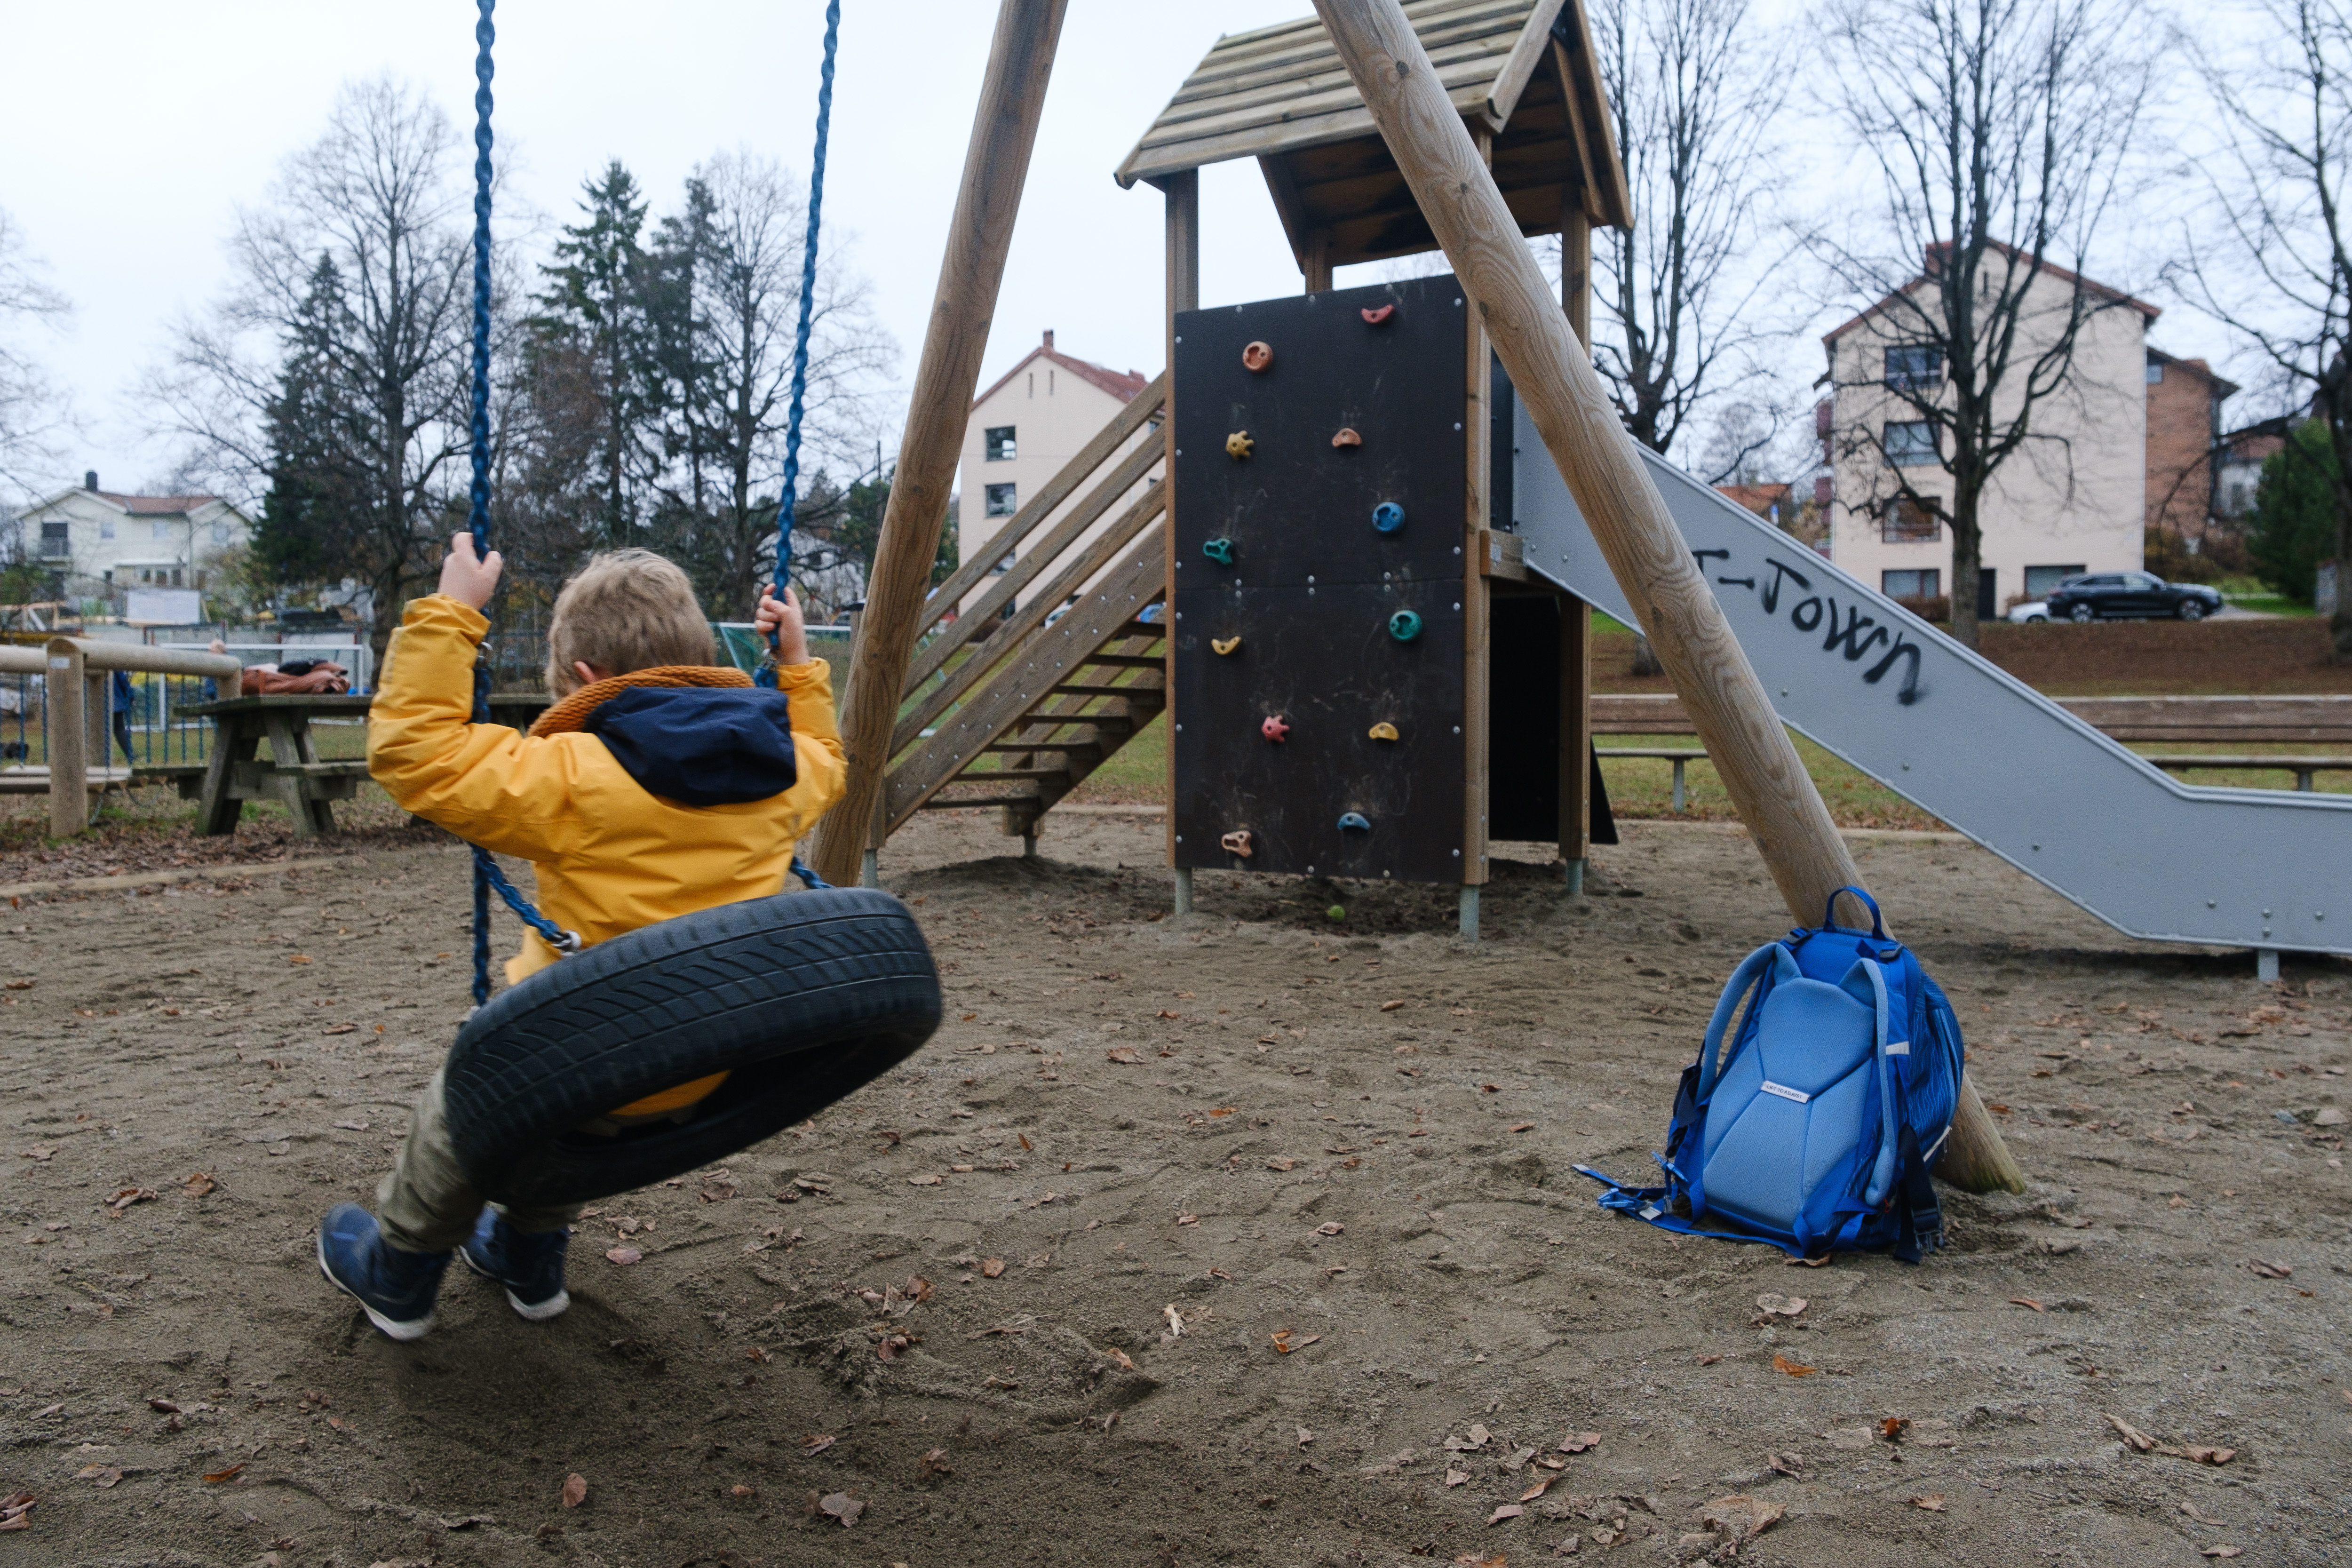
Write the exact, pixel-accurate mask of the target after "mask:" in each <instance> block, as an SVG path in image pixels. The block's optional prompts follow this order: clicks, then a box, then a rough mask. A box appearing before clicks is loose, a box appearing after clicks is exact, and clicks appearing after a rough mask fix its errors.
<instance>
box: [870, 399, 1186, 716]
mask: <svg viewBox="0 0 2352 1568" xmlns="http://www.w3.org/2000/svg"><path fill="white" fill-rule="evenodd" d="M1167 403H1168V373H1167V372H1166V371H1164V370H1163V371H1161V372H1160V374H1158V375H1156V376H1154V377H1152V378H1151V380H1150V382H1149V383H1148V384H1146V385H1145V386H1144V389H1143V390H1142V391H1141V392H1139V393H1137V394H1136V395H1134V396H1133V397H1131V398H1129V400H1128V404H1127V406H1126V407H1124V408H1122V409H1120V410H1119V411H1118V413H1117V414H1116V415H1114V416H1112V417H1111V422H1110V423H1109V424H1108V425H1106V426H1103V427H1102V429H1101V430H1100V431H1098V432H1097V434H1096V436H1095V438H1094V439H1093V440H1091V441H1089V442H1087V444H1086V445H1085V446H1083V447H1079V448H1078V455H1077V456H1076V457H1075V458H1071V459H1070V460H1069V461H1068V462H1066V463H1065V464H1063V465H1062V466H1061V468H1059V469H1058V470H1057V471H1056V472H1055V475H1054V477H1053V478H1052V479H1047V480H1046V481H1045V489H1041V490H1039V491H1038V492H1037V493H1036V494H1035V495H1034V496H1032V497H1030V498H1029V500H1028V502H1027V504H1026V505H1024V506H1023V507H1022V508H1021V510H1018V511H1016V512H1014V513H1013V516H1012V517H1011V518H1010V519H1009V520H1007V521H1006V522H1005V524H1004V526H1003V528H1001V529H999V530H997V531H995V532H994V533H992V534H990V535H989V536H988V543H987V548H986V549H985V550H983V551H982V552H979V553H978V554H975V555H973V556H972V558H971V560H969V561H966V562H964V563H962V564H961V565H959V566H958V567H957V568H956V569H955V570H954V571H953V572H952V573H950V574H949V575H948V580H947V581H946V582H944V583H942V584H940V585H939V586H938V587H936V588H934V589H932V590H931V593H930V597H929V598H928V599H926V600H925V601H924V602H923V612H922V613H923V620H922V622H921V624H920V625H919V626H917V627H916V628H915V630H916V635H917V636H920V635H922V632H923V631H924V629H925V628H927V627H929V626H932V625H934V624H936V623H937V622H938V620H939V618H940V616H944V615H946V614H947V613H948V612H950V610H953V609H954V608H955V607H956V605H958V604H960V603H961V602H962V599H963V596H964V595H966V594H969V593H971V591H972V590H973V589H974V588H976V587H978V586H979V585H980V584H981V581H982V579H983V578H985V577H986V576H987V575H988V574H989V570H990V568H992V567H993V566H994V565H995V564H996V563H998V562H999V561H1002V560H1003V559H1004V553H1005V552H1006V551H1008V550H1011V549H1012V548H1013V546H1014V545H1016V544H1019V543H1020V542H1022V541H1023V540H1024V539H1026V538H1028V537H1029V534H1030V531H1032V530H1034V528H1036V527H1037V525H1038V524H1039V523H1042V522H1044V521H1045V520H1046V519H1047V518H1048V517H1050V516H1052V515H1053V513H1054V509H1055V507H1058V506H1060V505H1061V504H1062V503H1063V502H1064V501H1066V500H1069V499H1070V497H1072V496H1073V495H1076V493H1077V489H1078V487H1079V486H1080V485H1082V484H1084V483H1086V481H1087V477H1088V476H1089V475H1091V474H1092V473H1093V472H1094V471H1095V470H1096V469H1097V468H1101V467H1102V466H1103V465H1104V464H1105V463H1107V462H1108V461H1110V458H1111V455H1112V454H1113V453H1115V452H1117V451H1118V449H1119V447H1123V446H1125V445H1126V444H1127V442H1128V440H1129V437H1133V436H1134V434H1135V433H1136V432H1137V431H1139V430H1140V429H1142V428H1143V426H1145V425H1146V424H1147V423H1149V422H1150V420H1151V418H1152V417H1153V416H1155V415H1157V414H1158V413H1159V412H1160V409H1162V408H1163V407H1165V406H1166V405H1167ZM966 499H967V500H969V499H970V498H968V497H967V498H966ZM910 684H911V683H910Z"/></svg>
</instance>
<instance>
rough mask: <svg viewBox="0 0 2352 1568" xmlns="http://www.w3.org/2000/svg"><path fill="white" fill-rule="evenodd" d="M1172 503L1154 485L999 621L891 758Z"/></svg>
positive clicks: (937, 691) (901, 733)
mask: <svg viewBox="0 0 2352 1568" xmlns="http://www.w3.org/2000/svg"><path fill="white" fill-rule="evenodd" d="M1153 455H1154V456H1157V455H1158V454H1157V453H1154V454H1153ZM1167 504H1168V488H1167V487H1166V486H1165V485H1154V486H1152V487H1151V489H1149V490H1147V491H1145V492H1144V493H1143V494H1142V495H1141V496H1140V497H1139V498H1137V500H1136V502H1135V504H1134V505H1133V506H1130V507H1129V508H1128V509H1127V510H1125V511H1124V512H1122V513H1120V514H1119V517H1118V521H1115V522H1113V523H1112V524H1111V525H1110V526H1109V527H1108V529H1105V530H1104V531H1103V532H1102V535H1101V537H1099V538H1097V540H1096V541H1095V542H1093V543H1092V544H1090V545H1088V546H1087V548H1086V549H1085V550H1084V551H1082V552H1080V553H1079V554H1078V556H1077V557H1076V559H1075V560H1073V561H1072V562H1071V563H1069V564H1068V565H1067V566H1065V567H1064V568H1063V569H1062V570H1061V571H1060V572H1058V573H1056V574H1055V575H1054V579H1053V581H1052V582H1050V583H1048V584H1045V588H1044V589H1043V590H1041V591H1040V592H1038V593H1035V594H1033V595H1030V597H1029V603H1028V604H1027V605H1024V606H1023V607H1022V608H1021V609H1019V610H1017V611H1015V612H1014V613H1013V618H1012V619H1011V620H1009V621H1002V622H999V623H998V625H997V629H996V630H995V631H993V632H992V633H991V634H990V635H989V637H988V639H987V640H986V641H984V642H982V644H981V645H980V646H979V647H976V648H974V649H972V651H971V658H967V659H966V660H964V662H963V664H962V665H961V667H960V668H957V669H956V670H955V671H954V672H953V673H952V674H950V676H949V677H948V679H946V680H945V681H944V682H942V683H941V684H940V685H939V686H938V687H936V688H934V689H931V690H929V691H927V692H925V693H924V694H923V698H922V700H921V701H919V702H918V703H917V704H916V705H915V707H914V709H913V710H912V711H910V712H908V714H907V715H906V717H904V718H902V719H900V720H899V721H898V729H897V730H896V731H894V732H893V733H892V734H891V737H890V754H891V755H892V756H894V757H895V756H897V755H898V752H900V751H902V750H904V749H905V748H906V747H908V746H910V745H912V744H914V743H915V742H916V741H917V740H918V739H919V737H920V736H921V735H922V732H923V731H924V730H926V729H927V728H929V726H930V725H931V723H932V722H933V721H936V720H937V719H938V718H939V717H940V714H942V713H945V712H946V711H947V710H949V709H950V708H952V707H954V706H955V704H956V703H957V701H958V700H960V699H961V698H962V696H963V695H964V693H965V692H967V691H969V690H971V688H972V687H973V686H975V685H977V684H978V683H979V682H980V681H981V680H982V679H983V678H984V677H985V676H986V675H987V674H988V672H989V671H990V670H992V669H993V668H995V667H996V666H997V665H998V664H999V663H1000V662H1001V661H1003V658H1005V656H1006V655H1007V654H1009V653H1013V652H1017V651H1018V650H1019V648H1020V647H1021V645H1022V643H1023V641H1024V639H1026V638H1027V637H1030V636H1031V635H1032V634H1034V632H1036V631H1037V629H1038V628H1039V627H1041V626H1044V625H1045V617H1046V616H1048V615H1051V614H1052V613H1053V610H1054V607H1055V605H1059V604H1061V603H1062V602H1063V601H1064V600H1066V599H1067V598H1068V597H1069V596H1070V595H1072V594H1075V593H1076V592H1077V591H1078V590H1079V589H1081V588H1083V587H1085V586H1086V585H1087V582H1088V580H1089V579H1091V578H1092V577H1093V576H1094V575H1095V574H1097V573H1098V572H1100V571H1102V570H1103V569H1104V568H1105V567H1106V566H1108V565H1109V564H1110V563H1111V560H1112V558H1113V557H1115V556H1117V555H1118V552H1120V551H1121V550H1123V549H1125V548H1126V547H1127V545H1128V544H1129V542H1131V541H1132V540H1133V539H1134V538H1135V536H1136V535H1137V534H1139V533H1140V532H1141V531H1143V529H1144V528H1145V526H1146V525H1147V524H1149V523H1150V521H1151V520H1152V519H1154V518H1156V517H1158V516H1159V515H1160V510H1162V509H1163V508H1164V507H1166V506H1167Z"/></svg>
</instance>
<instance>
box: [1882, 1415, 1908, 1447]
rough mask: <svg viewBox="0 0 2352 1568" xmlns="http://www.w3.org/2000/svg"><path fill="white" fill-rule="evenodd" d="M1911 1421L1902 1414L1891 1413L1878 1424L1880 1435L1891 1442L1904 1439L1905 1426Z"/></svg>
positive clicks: (1898, 1441)
mask: <svg viewBox="0 0 2352 1568" xmlns="http://www.w3.org/2000/svg"><path fill="white" fill-rule="evenodd" d="M1910 1425H1911V1423H1910V1422H1909V1421H1908V1420H1907V1419H1906V1418H1905V1417H1903V1416H1900V1415H1889V1416H1887V1417H1886V1418H1885V1420H1883V1421H1881V1422H1879V1424H1878V1435H1879V1436H1882V1437H1884V1438H1885V1439H1886V1440H1887V1441H1888V1442H1890V1443H1900V1442H1901V1441H1903V1428H1905V1427H1906V1426H1910Z"/></svg>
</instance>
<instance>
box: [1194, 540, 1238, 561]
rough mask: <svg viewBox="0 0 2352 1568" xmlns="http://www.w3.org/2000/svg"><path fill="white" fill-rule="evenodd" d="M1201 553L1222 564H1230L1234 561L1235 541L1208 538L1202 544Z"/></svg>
mask: <svg viewBox="0 0 2352 1568" xmlns="http://www.w3.org/2000/svg"><path fill="white" fill-rule="evenodd" d="M1201 553H1202V554H1203V555H1205V556H1207V557H1208V558H1209V559H1210V560H1212V561H1213V562H1215V563H1217V564H1218V565H1220V566H1230V565H1232V564H1233V563H1234V542H1233V541H1232V540H1230V539H1212V540H1208V541H1206V542H1203V543H1202V546H1201Z"/></svg>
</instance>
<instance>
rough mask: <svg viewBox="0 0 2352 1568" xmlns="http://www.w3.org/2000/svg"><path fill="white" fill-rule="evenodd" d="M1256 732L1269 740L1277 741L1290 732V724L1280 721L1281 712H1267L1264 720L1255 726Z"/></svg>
mask: <svg viewBox="0 0 2352 1568" xmlns="http://www.w3.org/2000/svg"><path fill="white" fill-rule="evenodd" d="M1257 732H1258V733H1259V734H1261V735H1264V736H1265V738H1266V739H1267V740H1269V741H1279V740H1281V739H1283V738H1284V737H1285V736H1286V735H1288V734H1289V733H1290V726H1289V725H1287V724H1286V723H1284V722H1283V721H1282V715H1281V714H1279V713H1269V714H1267V715H1266V718H1265V723H1263V724H1260V725H1259V726H1258V727H1257Z"/></svg>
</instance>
